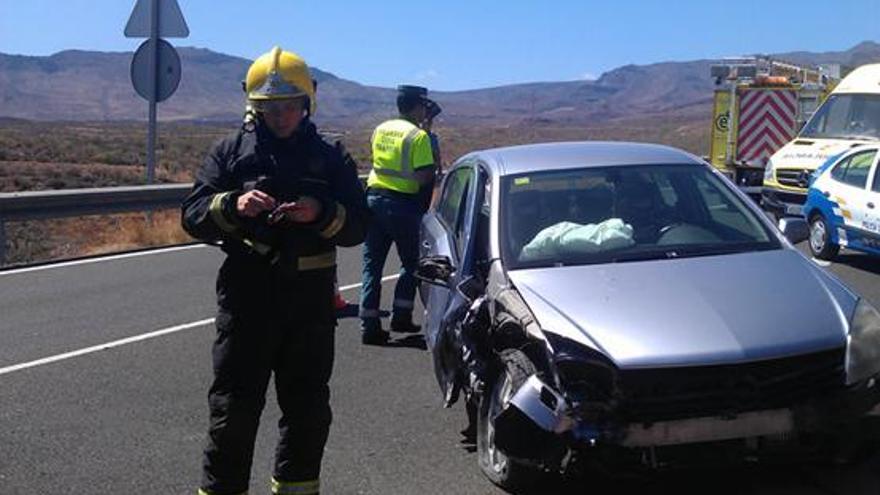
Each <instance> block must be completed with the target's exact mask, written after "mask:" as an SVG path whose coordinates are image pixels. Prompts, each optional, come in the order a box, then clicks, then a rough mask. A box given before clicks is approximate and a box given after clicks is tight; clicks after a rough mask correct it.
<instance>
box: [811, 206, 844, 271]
mask: <svg viewBox="0 0 880 495" xmlns="http://www.w3.org/2000/svg"><path fill="white" fill-rule="evenodd" d="M839 251H840V246H838V245H837V244H834V243H832V242H831V227H829V226H828V221H827V220H825V217H823V216H822V215H821V214H819V213H817V214H815V215H813V216H812V217H811V218H810V252H811V253H813V256H815V257H816V258H819V259H820V260H832V259H834V257H835V256H837V253H838V252H839Z"/></svg>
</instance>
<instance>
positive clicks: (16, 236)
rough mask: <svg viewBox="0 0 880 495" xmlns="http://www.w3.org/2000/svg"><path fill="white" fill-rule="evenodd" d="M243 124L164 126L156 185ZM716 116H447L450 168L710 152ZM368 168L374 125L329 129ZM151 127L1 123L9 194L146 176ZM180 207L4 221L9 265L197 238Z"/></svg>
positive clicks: (2, 179)
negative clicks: (552, 154) (466, 161)
mask: <svg viewBox="0 0 880 495" xmlns="http://www.w3.org/2000/svg"><path fill="white" fill-rule="evenodd" d="M234 129H235V124H234V123H230V124H227V125H221V124H203V125H202V124H178V123H166V122H162V123H160V124H159V135H158V138H157V149H156V161H157V168H156V181H157V182H165V183H171V182H191V181H192V178H193V176H194V173H195V171H196V170H197V169H198V166H199V165H200V164H201V162H202V160H203V159H204V156H205V154H206V152H207V151H208V150H209V149H210V147H211V145H212V144H213V143H214V142H215V141H217V140H218V139H220V138H222V137H223V136H225V135H226V134H228V133H229V132H231V131H232V130H234ZM709 129H710V127H709V116H708V115H707V116H706V118H705V119H693V118H688V117H687V116H677V117H676V116H670V117H652V118H644V119H627V120H621V121H607V122H601V123H596V124H592V125H587V126H562V125H559V124H552V123H547V122H529V121H523V122H521V123H519V124H516V125H508V126H504V127H492V128H487V127H483V128H471V127H468V126H466V125H456V126H450V125H444V123H442V122H441V123H440V125H439V126H437V127H436V129H435V130H436V132H437V133H438V135H439V136H440V139H441V149H442V154H443V162H444V163H443V165H444V166H448V165H450V164H451V163H452V162H454V161H455V159H456V158H458V157H459V156H462V155H463V154H465V153H467V152H469V151H472V150H475V149H481V148H491V147H496V146H510V145H516V144H526V143H535V142H543V141H577V140H610V141H644V142H655V143H663V144H668V145H671V146H676V147H679V148H682V149H685V150H688V151H690V152H692V153H695V154H697V155H705V154H706V153H707V151H708V144H709ZM326 131H329V132H330V134H331V135H332V136H334V137H335V138H336V139H340V140H342V141H343V143H345V145H346V148H347V149H348V151H349V152H350V153H351V154H352V156H353V157H354V158H355V160H356V161H357V163H358V166H359V169H360V172H361V173H366V172H367V171H368V170H369V166H370V165H369V164H370V151H369V137H370V133H371V132H372V129H366V128H365V129H326ZM145 146H146V127H145V125H144V124H143V123H134V122H100V123H82V122H29V121H2V122H0V192H17V191H35V190H48V189H75V188H91V187H112V186H124V185H139V184H144V183H145V176H146V172H145V166H144V163H145V161H146V150H145ZM179 223H180V222H179V212H177V211H162V212H154V213H152V214H151V215H147V214H145V213H133V214H125V215H108V216H89V217H81V218H71V219H57V220H42V221H28V222H8V223H6V224H5V234H6V253H5V260H4V261H5V264H22V263H33V262H39V261H47V260H54V259H63V258H72V257H78V256H86V255H91V254H98V253H106V252H114V251H122V250H127V249H135V248H138V247H146V246H160V245H169V244H178V243H181V242H188V241H189V240H190V238H189V237H188V236H187V234H186V233H184V232H183V230H182V229H181V228H180V225H179Z"/></svg>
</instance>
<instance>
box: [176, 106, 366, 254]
mask: <svg viewBox="0 0 880 495" xmlns="http://www.w3.org/2000/svg"><path fill="white" fill-rule="evenodd" d="M254 188H256V189H259V190H261V191H263V192H265V193H267V194H269V195H271V196H272V197H274V198H275V200H276V201H277V202H278V203H279V204H280V203H282V202H289V201H294V200H296V199H297V198H298V197H300V196H312V197H314V198H316V199H318V200H319V201H320V203H321V205H322V208H321V213H320V215H319V217H318V219H317V220H316V221H314V222H312V223H309V224H296V223H292V222H288V223H286V224H281V225H278V224H276V225H269V223H268V221H267V217H268V215H269V213H268V212H264V213H262V214H260V215H258V216H257V217H255V218H244V217H240V216H239V215H238V214H237V212H236V202H237V200H238V197H239V196H240V195H241V194H243V193H244V192H246V191H248V190H250V189H254ZM182 215H183V218H182V224H183V228H184V229H185V230H186V231H187V232H188V233H189V234H190V235H192V236H193V237H195V238H197V239H200V240H203V241H206V242H216V241H221V243H222V249H223V251H225V252H226V253H227V254H228V256H229V260H228V261H229V262H233V263H235V264H252V265H261V266H265V267H270V266H273V267H274V266H281V267H283V270H294V271H298V270H299V271H301V270H309V269H314V268H324V267H326V265H327V264H328V260H330V259H331V257H332V259H333V260H335V246H337V245H340V246H354V245H357V244H359V243H361V242H362V241H363V239H364V235H365V233H366V230H367V220H368V215H369V213H368V209H367V204H366V200H365V196H364V192H363V188H362V186H361V185H360V182H359V181H358V177H357V166H356V164H355V162H354V160H353V159H352V158H351V156H350V155H349V154H348V153H347V152H346V151H345V149H344V148H343V147H342V145H341V143H338V142H337V143H336V144H329V143H327V142H326V141H324V139H323V138H322V137H321V136H320V135H319V134H318V132H317V130H316V129H315V126H314V124H312V123H311V122H310V121H309V120H308V119H306V120H305V121H304V122H303V123H302V125H301V126H300V128H299V129H298V130H297V132H296V133H295V134H294V135H293V136H292V137H290V138H288V139H278V138H275V137H274V136H273V135H272V134H271V133H270V132H269V131H268V130H266V129H265V128H263V127H262V126H260V125H258V126H257V127H256V130H254V131H253V132H246V131H243V130H240V131H238V132H236V133H235V134H233V135H231V136H229V137H227V138H225V139H223V140H222V141H220V142H219V143H218V144H217V145H215V147H214V149H213V150H212V151H211V153H210V154H209V155H208V157H207V158H206V160H205V162H204V164H203V165H202V167H201V168H200V169H199V172H198V175H197V178H196V181H195V183H194V185H193V190H192V192H191V193H190V194H189V196H188V197H187V198H186V199H185V200H184V202H183V205H182ZM334 263H335V262H334Z"/></svg>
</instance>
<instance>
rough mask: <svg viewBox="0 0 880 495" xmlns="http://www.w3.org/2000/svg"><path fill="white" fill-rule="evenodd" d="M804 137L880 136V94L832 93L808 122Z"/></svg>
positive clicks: (871, 137)
mask: <svg viewBox="0 0 880 495" xmlns="http://www.w3.org/2000/svg"><path fill="white" fill-rule="evenodd" d="M800 137H804V138H826V139H880V95H878V94H840V95H831V96H829V97H828V100H827V101H826V102H825V104H824V105H822V107H821V108H819V110H818V111H817V112H816V113H815V115H813V118H811V119H810V121H809V122H808V123H807V125H806V126H804V129H803V131H801V134H800Z"/></svg>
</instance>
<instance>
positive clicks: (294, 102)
mask: <svg viewBox="0 0 880 495" xmlns="http://www.w3.org/2000/svg"><path fill="white" fill-rule="evenodd" d="M251 106H252V107H253V109H254V111H255V112H258V113H266V114H271V115H279V114H283V113H290V112H298V111H302V109H303V102H302V100H301V99H300V98H293V99H285V100H257V101H252V102H251Z"/></svg>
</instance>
